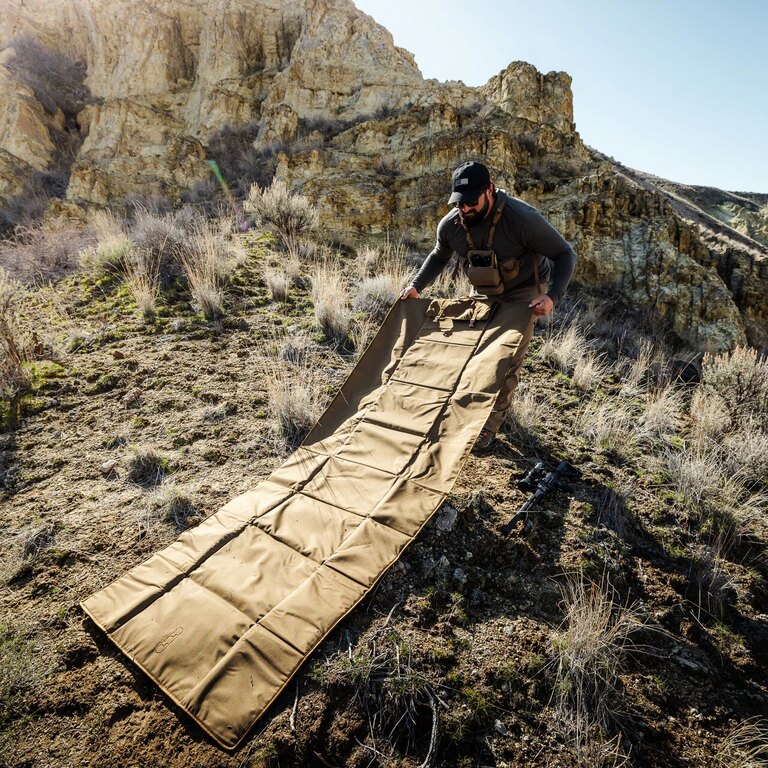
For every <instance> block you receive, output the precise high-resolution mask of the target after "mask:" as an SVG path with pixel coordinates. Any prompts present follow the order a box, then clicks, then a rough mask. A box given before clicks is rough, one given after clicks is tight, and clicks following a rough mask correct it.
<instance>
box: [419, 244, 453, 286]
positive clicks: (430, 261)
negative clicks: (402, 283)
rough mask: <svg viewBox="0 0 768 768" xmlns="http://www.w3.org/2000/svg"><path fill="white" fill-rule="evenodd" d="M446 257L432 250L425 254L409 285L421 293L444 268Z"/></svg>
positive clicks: (446, 261)
mask: <svg viewBox="0 0 768 768" xmlns="http://www.w3.org/2000/svg"><path fill="white" fill-rule="evenodd" d="M447 263H448V260H447V259H443V258H442V257H440V256H438V255H437V254H436V253H435V252H434V251H433V252H432V253H430V254H429V256H427V258H426V260H425V261H424V263H423V264H422V265H421V269H420V270H419V271H418V272H417V273H416V277H414V278H413V280H411V285H412V286H413V287H414V288H415V289H416V290H417V291H418V292H419V293H421V292H422V291H423V290H424V289H425V288H426V287H427V286H428V285H429V284H430V283H431V282H432V281H433V280H434V279H435V278H436V277H437V276H438V275H439V274H440V273H441V272H442V271H443V269H444V268H445V265H446V264H447Z"/></svg>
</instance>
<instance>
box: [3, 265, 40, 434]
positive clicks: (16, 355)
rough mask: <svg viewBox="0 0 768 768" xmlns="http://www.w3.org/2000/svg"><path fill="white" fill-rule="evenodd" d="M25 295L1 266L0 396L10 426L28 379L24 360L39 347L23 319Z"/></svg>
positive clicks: (30, 360)
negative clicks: (5, 407) (5, 408)
mask: <svg viewBox="0 0 768 768" xmlns="http://www.w3.org/2000/svg"><path fill="white" fill-rule="evenodd" d="M25 298H26V293H25V291H24V289H23V287H22V286H21V284H20V283H18V282H16V281H15V280H13V279H11V278H10V277H9V276H8V274H7V272H6V271H5V270H4V269H2V268H0V400H6V401H7V403H8V405H7V419H8V422H9V425H10V426H11V427H13V426H15V423H16V420H17V416H18V414H17V409H18V401H19V398H20V397H21V396H22V395H23V393H24V392H26V391H27V389H28V388H29V386H30V383H31V378H30V374H29V372H28V370H27V364H28V363H30V362H32V361H33V360H34V359H35V358H36V357H37V356H38V352H39V351H40V350H39V349H38V347H39V346H40V343H39V341H38V340H37V337H36V336H35V334H34V333H30V332H29V331H28V330H27V329H26V328H25V327H24V324H23V321H22V307H23V305H24V301H25ZM0 413H2V409H0Z"/></svg>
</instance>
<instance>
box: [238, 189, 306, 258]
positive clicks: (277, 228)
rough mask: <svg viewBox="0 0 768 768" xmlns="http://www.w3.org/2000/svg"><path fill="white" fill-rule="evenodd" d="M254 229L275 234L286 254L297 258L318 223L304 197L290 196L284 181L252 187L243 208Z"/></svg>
mask: <svg viewBox="0 0 768 768" xmlns="http://www.w3.org/2000/svg"><path fill="white" fill-rule="evenodd" d="M244 208H245V211H246V212H247V213H248V214H250V215H251V218H252V220H253V224H254V226H256V227H257V228H260V229H267V230H270V231H273V232H275V233H276V234H277V235H278V237H279V238H280V241H281V242H282V244H283V246H284V247H285V249H286V250H287V251H288V252H289V253H293V254H297V255H298V254H299V251H300V248H301V241H302V240H303V239H304V238H307V237H308V236H309V235H311V234H312V233H313V232H315V231H316V230H317V229H318V227H319V223H320V218H319V214H318V211H317V208H315V206H314V205H312V203H310V201H309V199H308V198H306V197H304V195H297V194H293V193H292V192H291V191H290V190H289V189H288V185H287V184H286V183H285V182H284V181H279V180H278V179H275V180H274V181H273V182H272V184H271V185H270V186H269V187H259V186H257V185H255V184H254V185H253V186H252V187H251V189H250V191H249V193H248V198H247V199H246V201H245V204H244Z"/></svg>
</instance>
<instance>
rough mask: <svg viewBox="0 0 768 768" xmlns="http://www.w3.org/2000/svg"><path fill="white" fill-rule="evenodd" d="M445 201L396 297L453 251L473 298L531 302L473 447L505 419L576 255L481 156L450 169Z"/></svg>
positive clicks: (421, 282)
mask: <svg viewBox="0 0 768 768" xmlns="http://www.w3.org/2000/svg"><path fill="white" fill-rule="evenodd" d="M448 202H449V203H450V204H451V205H452V206H453V210H451V212H450V213H448V214H447V215H446V216H444V217H443V219H442V220H441V221H440V223H439V224H438V225H437V244H436V245H435V247H434V249H433V250H432V252H431V253H430V254H429V256H427V259H426V261H425V262H424V264H423V266H422V267H421V269H420V270H419V272H418V274H417V275H416V276H415V277H414V278H413V280H412V281H411V283H410V285H409V286H408V287H407V288H406V289H405V290H404V291H403V292H402V294H401V296H400V298H401V299H409V298H416V297H417V296H418V295H419V294H420V293H421V292H422V291H423V290H424V288H426V287H427V286H428V285H429V284H430V283H431V282H432V281H433V280H434V279H435V278H436V277H437V276H438V275H439V274H440V272H441V271H442V270H443V269H444V267H445V265H446V264H447V263H448V261H449V260H450V258H451V255H452V254H453V253H456V254H457V256H458V259H459V264H460V266H461V268H462V269H463V270H464V272H465V273H466V274H467V276H468V277H469V279H470V282H471V283H472V284H473V289H472V294H471V295H472V296H473V297H480V298H486V297H489V298H492V299H498V300H500V301H528V302H529V303H528V307H529V308H530V309H531V319H530V322H529V323H528V326H527V327H526V328H525V329H521V331H522V332H523V337H522V340H521V342H520V346H519V347H518V349H517V351H516V352H515V354H514V356H513V358H512V363H511V365H510V368H509V371H508V373H507V376H506V378H505V380H504V382H503V384H502V386H501V391H500V392H499V396H498V398H497V399H496V402H495V403H494V406H493V410H492V412H491V415H490V416H489V418H488V420H487V421H486V423H485V427H484V428H483V430H482V432H481V433H480V437H478V439H477V441H476V442H475V447H474V449H475V451H483V450H486V449H488V448H489V447H490V446H491V444H492V443H493V441H494V440H495V438H496V433H497V432H498V431H499V429H500V428H501V425H502V424H503V423H504V418H505V417H506V414H507V411H508V409H509V407H510V403H511V401H512V393H513V392H514V391H515V388H516V387H517V382H518V372H519V370H520V368H521V366H522V364H523V360H524V358H525V353H526V351H527V349H528V344H529V342H530V340H531V337H532V336H533V326H534V323H535V320H536V318H537V317H543V316H544V315H548V314H549V313H550V312H551V311H552V309H553V308H554V306H555V304H557V302H558V301H559V300H560V299H561V298H562V296H563V294H564V293H565V291H566V289H567V287H568V283H569V282H570V280H571V275H572V274H573V269H574V266H575V264H576V254H575V253H574V251H573V248H571V246H570V245H569V244H568V242H567V241H566V240H565V239H563V236H562V235H561V234H560V233H559V232H558V231H557V230H556V229H555V228H554V227H553V226H552V225H551V224H549V223H548V222H547V221H546V220H545V219H544V217H543V216H542V215H541V214H540V213H539V212H538V211H537V210H536V209H535V208H532V207H531V206H530V205H527V204H526V203H524V202H523V201H522V200H518V199H517V198H514V197H511V196H510V195H507V194H506V192H504V190H501V189H496V188H495V187H494V185H493V182H492V181H491V176H490V173H489V171H488V168H486V167H485V165H483V164H482V163H478V162H475V161H470V162H467V163H464V164H463V165H460V166H459V167H458V168H457V169H456V170H455V171H454V172H453V181H452V194H451V196H450V198H449V199H448ZM550 261H551V262H552V264H553V267H550V263H549V262H550ZM547 284H550V285H549V290H546V291H545V287H546V286H547Z"/></svg>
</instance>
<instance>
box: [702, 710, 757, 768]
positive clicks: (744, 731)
mask: <svg viewBox="0 0 768 768" xmlns="http://www.w3.org/2000/svg"><path fill="white" fill-rule="evenodd" d="M713 764H714V766H715V768H764V766H765V765H767V764H768V722H766V721H765V720H762V719H760V718H756V717H753V718H750V719H749V720H745V721H744V722H741V723H737V724H736V725H735V726H733V728H731V730H730V731H728V733H727V734H726V735H725V736H724V737H723V739H722V741H721V742H720V743H719V744H718V746H717V749H716V751H715V754H714V763H713Z"/></svg>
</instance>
